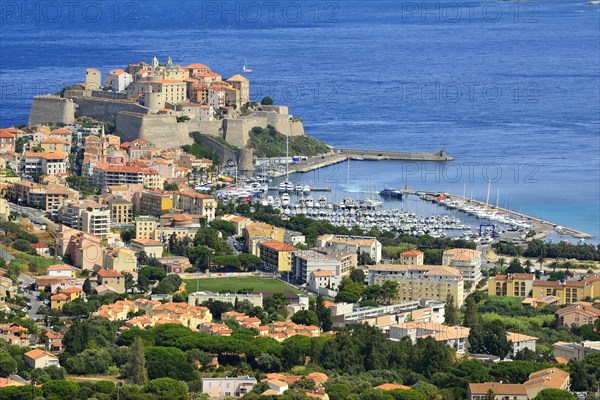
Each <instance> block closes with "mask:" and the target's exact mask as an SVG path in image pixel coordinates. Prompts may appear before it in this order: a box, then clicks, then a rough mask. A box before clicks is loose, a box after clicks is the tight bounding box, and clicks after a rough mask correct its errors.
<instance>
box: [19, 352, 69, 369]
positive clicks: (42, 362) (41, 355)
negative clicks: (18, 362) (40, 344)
mask: <svg viewBox="0 0 600 400" xmlns="http://www.w3.org/2000/svg"><path fill="white" fill-rule="evenodd" d="M23 360H24V361H25V364H26V365H27V366H28V367H30V368H32V369H36V368H46V367H60V363H59V361H58V357H56V356H55V355H54V354H52V353H48V352H47V351H44V350H40V349H34V350H31V351H28V352H27V353H25V354H23Z"/></svg>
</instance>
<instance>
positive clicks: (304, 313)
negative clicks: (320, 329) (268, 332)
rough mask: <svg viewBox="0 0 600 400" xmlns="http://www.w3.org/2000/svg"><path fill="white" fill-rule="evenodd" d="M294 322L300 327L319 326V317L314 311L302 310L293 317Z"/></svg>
mask: <svg viewBox="0 0 600 400" xmlns="http://www.w3.org/2000/svg"><path fill="white" fill-rule="evenodd" d="M292 322H295V323H297V324H300V325H314V326H319V317H317V313H316V312H314V311H313V310H300V311H298V312H297V313H296V314H294V315H293V316H292Z"/></svg>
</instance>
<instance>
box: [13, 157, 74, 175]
mask: <svg viewBox="0 0 600 400" xmlns="http://www.w3.org/2000/svg"><path fill="white" fill-rule="evenodd" d="M68 158H69V156H68V154H67V153H64V152H62V151H54V152H50V153H45V152H39V153H34V152H30V151H28V152H26V153H25V155H24V156H23V158H22V159H21V163H20V164H19V172H21V173H22V174H24V175H29V176H32V175H39V174H47V175H58V174H66V173H67V167H68V165H69V163H68Z"/></svg>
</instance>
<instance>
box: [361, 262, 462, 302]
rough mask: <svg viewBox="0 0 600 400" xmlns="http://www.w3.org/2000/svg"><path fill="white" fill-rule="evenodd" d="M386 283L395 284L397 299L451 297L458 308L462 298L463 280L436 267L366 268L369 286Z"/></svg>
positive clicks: (453, 271) (449, 270)
mask: <svg viewBox="0 0 600 400" xmlns="http://www.w3.org/2000/svg"><path fill="white" fill-rule="evenodd" d="M387 280H395V281H397V282H398V283H399V292H398V300H400V301H411V300H418V299H421V298H424V299H434V300H442V301H445V300H446V297H447V296H448V295H449V294H451V295H452V296H453V297H454V301H455V304H456V305H457V306H458V307H460V306H462V304H463V299H464V280H463V277H462V274H461V273H460V271H458V270H457V269H456V268H452V267H447V266H439V265H397V264H384V265H375V266H370V267H369V272H368V282H369V285H374V284H376V285H382V284H383V283H384V282H385V281H387Z"/></svg>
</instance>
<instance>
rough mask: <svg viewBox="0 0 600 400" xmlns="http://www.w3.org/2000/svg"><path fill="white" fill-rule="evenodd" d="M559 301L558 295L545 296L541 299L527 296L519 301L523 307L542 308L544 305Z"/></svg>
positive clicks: (556, 303)
mask: <svg viewBox="0 0 600 400" xmlns="http://www.w3.org/2000/svg"><path fill="white" fill-rule="evenodd" d="M559 301H560V297H557V296H546V297H544V298H541V299H534V298H533V297H528V298H526V299H525V300H523V301H522V302H521V304H522V305H523V307H533V308H542V307H546V306H554V305H558V302H559Z"/></svg>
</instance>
